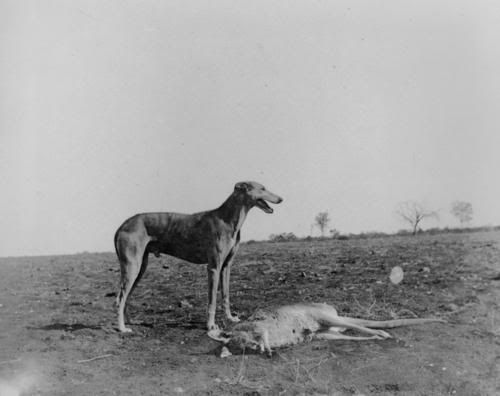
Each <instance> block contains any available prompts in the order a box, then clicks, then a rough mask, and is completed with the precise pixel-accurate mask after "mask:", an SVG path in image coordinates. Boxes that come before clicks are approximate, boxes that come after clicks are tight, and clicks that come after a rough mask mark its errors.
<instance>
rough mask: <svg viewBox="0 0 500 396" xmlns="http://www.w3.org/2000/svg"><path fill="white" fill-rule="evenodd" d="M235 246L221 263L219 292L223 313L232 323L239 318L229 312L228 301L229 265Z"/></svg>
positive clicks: (229, 305) (231, 261)
mask: <svg viewBox="0 0 500 396" xmlns="http://www.w3.org/2000/svg"><path fill="white" fill-rule="evenodd" d="M236 250H237V247H234V248H233V250H232V251H231V252H230V253H229V254H228V256H227V257H226V260H225V261H224V264H223V265H222V271H221V286H222V287H221V293H222V301H223V303H224V313H225V314H226V318H227V319H228V320H230V321H231V322H233V323H236V322H239V321H240V319H239V318H238V317H237V316H236V315H233V314H232V313H231V304H230V303H229V280H230V277H231V265H232V264H233V258H234V256H235V254H236Z"/></svg>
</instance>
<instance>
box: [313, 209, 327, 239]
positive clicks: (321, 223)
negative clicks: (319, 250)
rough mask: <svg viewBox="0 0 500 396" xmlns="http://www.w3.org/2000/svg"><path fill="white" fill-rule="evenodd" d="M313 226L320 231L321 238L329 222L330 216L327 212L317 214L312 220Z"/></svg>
mask: <svg viewBox="0 0 500 396" xmlns="http://www.w3.org/2000/svg"><path fill="white" fill-rule="evenodd" d="M314 221H315V224H316V225H317V226H318V228H319V229H320V230H321V236H325V229H326V226H327V225H328V223H329V222H330V216H329V215H328V212H319V213H318V214H317V215H316V217H315V218H314Z"/></svg>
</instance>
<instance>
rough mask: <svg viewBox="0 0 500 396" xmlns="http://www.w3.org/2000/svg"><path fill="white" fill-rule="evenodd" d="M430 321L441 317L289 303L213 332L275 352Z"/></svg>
mask: <svg viewBox="0 0 500 396" xmlns="http://www.w3.org/2000/svg"><path fill="white" fill-rule="evenodd" d="M430 322H445V321H444V320H441V319H433V318H431V319H396V320H384V321H376V320H365V319H356V318H349V317H345V316H339V315H338V313H337V310H336V309H335V308H334V307H332V306H331V305H328V304H317V303H311V304H294V305H285V306H282V307H279V308H277V309H274V310H258V311H256V312H255V313H254V314H253V315H252V316H251V317H250V318H249V319H248V320H246V321H244V322H240V323H238V324H236V325H235V326H234V327H233V328H232V329H231V330H230V331H220V330H216V331H213V332H209V334H208V335H209V336H210V337H211V338H213V339H215V340H217V341H221V342H223V343H224V344H229V345H230V346H233V347H237V348H240V349H245V348H249V349H254V350H257V349H259V350H260V352H261V353H262V352H267V354H268V356H271V355H272V349H271V348H277V347H282V346H286V345H293V344H298V343H300V342H304V341H309V340H312V339H323V340H356V341H360V340H372V339H376V340H377V339H385V338H391V335H390V334H389V333H386V332H385V331H383V330H375V329H381V328H384V329H387V328H393V327H400V326H410V325H416V324H422V323H430ZM347 329H352V330H357V331H360V332H362V333H365V334H369V336H364V337H354V336H347V335H344V334H341V333H342V332H343V331H345V330H347Z"/></svg>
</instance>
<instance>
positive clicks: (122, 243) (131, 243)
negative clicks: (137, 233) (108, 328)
mask: <svg viewBox="0 0 500 396" xmlns="http://www.w3.org/2000/svg"><path fill="white" fill-rule="evenodd" d="M141 242H142V243H141ZM146 245H147V243H146V241H141V240H137V238H124V239H123V240H118V241H117V252H118V258H119V261H120V269H121V281H120V293H119V295H118V299H117V302H118V330H119V331H120V332H122V333H130V332H131V331H132V329H130V328H129V327H126V326H125V309H126V305H127V298H128V296H129V295H130V292H131V291H132V289H133V288H134V285H136V284H137V282H138V280H139V279H140V276H139V274H141V270H142V267H143V264H144V262H143V260H144V256H146V266H147V252H146V251H145V249H146ZM145 269H146V268H144V270H142V273H144V271H145ZM141 276H142V274H141Z"/></svg>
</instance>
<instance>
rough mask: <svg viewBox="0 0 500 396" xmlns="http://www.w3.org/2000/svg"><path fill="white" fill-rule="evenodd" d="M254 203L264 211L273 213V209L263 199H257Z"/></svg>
mask: <svg viewBox="0 0 500 396" xmlns="http://www.w3.org/2000/svg"><path fill="white" fill-rule="evenodd" d="M256 205H257V207H258V208H259V209H262V210H263V211H264V212H266V213H273V209H272V208H271V207H270V206H269V205H268V204H267V202H266V201H264V200H263V199H258V200H257V204H256Z"/></svg>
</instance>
